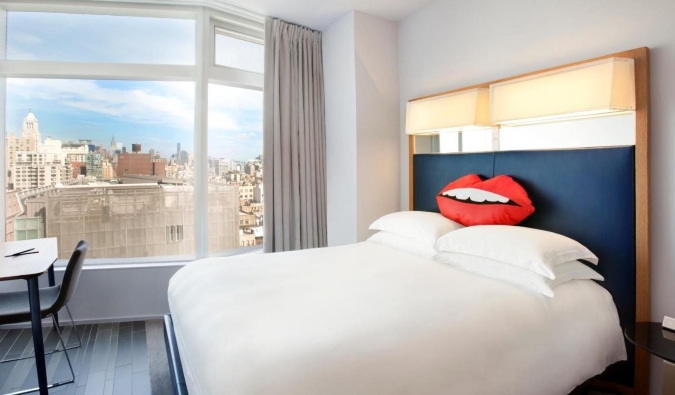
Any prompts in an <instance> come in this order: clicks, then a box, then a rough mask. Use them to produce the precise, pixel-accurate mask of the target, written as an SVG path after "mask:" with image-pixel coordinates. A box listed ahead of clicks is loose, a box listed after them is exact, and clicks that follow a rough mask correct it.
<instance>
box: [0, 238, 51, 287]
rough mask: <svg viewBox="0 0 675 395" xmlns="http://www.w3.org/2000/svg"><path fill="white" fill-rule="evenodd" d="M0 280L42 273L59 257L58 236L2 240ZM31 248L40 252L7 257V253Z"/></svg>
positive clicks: (0, 243) (24, 277)
mask: <svg viewBox="0 0 675 395" xmlns="http://www.w3.org/2000/svg"><path fill="white" fill-rule="evenodd" d="M0 245H1V246H2V248H0V249H1V250H2V255H0V281H5V280H16V279H22V278H23V279H26V278H30V277H35V276H37V275H40V274H42V273H44V272H46V271H47V269H49V267H50V266H51V265H52V263H54V262H55V261H56V258H58V249H57V245H56V238H55V237H51V238H48V239H35V240H22V241H9V242H0ZM29 248H35V250H33V251H39V253H38V254H29V255H21V256H17V257H10V258H5V255H10V254H14V253H16V252H19V251H24V250H27V249H29Z"/></svg>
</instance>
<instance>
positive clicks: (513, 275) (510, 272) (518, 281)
mask: <svg viewBox="0 0 675 395" xmlns="http://www.w3.org/2000/svg"><path fill="white" fill-rule="evenodd" d="M434 260H436V261H438V262H442V263H445V264H447V265H449V266H452V267H454V268H457V269H460V270H463V271H465V272H469V273H474V274H478V275H481V276H485V277H489V278H494V279H496V280H501V281H506V282H508V283H511V284H515V285H519V286H521V287H524V288H527V289H530V290H532V291H535V292H539V293H540V294H542V295H545V296H548V297H551V298H552V297H553V295H554V294H555V293H554V292H553V289H554V288H555V287H557V286H558V285H560V284H563V283H566V282H568V281H572V280H598V281H603V280H604V278H603V277H602V276H601V275H600V274H598V273H597V272H596V271H594V270H593V269H591V268H590V267H588V266H586V265H584V264H583V263H581V262H579V261H569V262H564V263H561V264H558V265H556V266H555V267H554V268H553V272H554V273H555V277H556V278H555V280H551V279H549V278H546V277H544V276H542V275H540V274H537V273H534V272H532V271H529V270H526V269H522V268H519V267H517V266H513V265H510V264H508V263H503V262H498V261H494V260H492V259H487V258H482V257H478V256H472V255H464V254H457V253H452V252H443V253H440V254H438V255H436V256H434Z"/></svg>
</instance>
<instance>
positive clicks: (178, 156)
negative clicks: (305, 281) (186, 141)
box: [176, 143, 180, 159]
mask: <svg viewBox="0 0 675 395" xmlns="http://www.w3.org/2000/svg"><path fill="white" fill-rule="evenodd" d="M178 158H180V143H177V144H176V159H178Z"/></svg>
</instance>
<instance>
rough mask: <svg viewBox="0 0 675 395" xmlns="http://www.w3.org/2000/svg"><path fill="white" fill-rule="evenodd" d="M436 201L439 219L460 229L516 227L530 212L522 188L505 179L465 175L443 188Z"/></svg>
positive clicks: (532, 208) (530, 209)
mask: <svg viewBox="0 0 675 395" xmlns="http://www.w3.org/2000/svg"><path fill="white" fill-rule="evenodd" d="M436 201H437V202H438V208H439V209H440V210H441V214H443V216H445V217H447V218H450V219H451V220H453V221H455V222H459V223H460V224H462V225H464V226H473V225H516V224H517V223H519V222H521V221H522V220H524V219H525V218H527V217H528V216H529V215H530V214H532V213H533V212H534V206H533V205H532V201H531V200H530V198H529V197H528V196H527V192H525V189H523V187H522V186H520V184H518V183H517V182H515V181H513V178H511V177H509V176H497V177H495V178H491V179H489V180H485V181H483V180H481V179H480V177H479V176H478V175H476V174H469V175H466V176H464V177H462V178H460V179H458V180H455V181H453V182H451V183H450V184H448V185H446V186H445V188H443V190H442V191H441V193H439V194H438V196H437V197H436Z"/></svg>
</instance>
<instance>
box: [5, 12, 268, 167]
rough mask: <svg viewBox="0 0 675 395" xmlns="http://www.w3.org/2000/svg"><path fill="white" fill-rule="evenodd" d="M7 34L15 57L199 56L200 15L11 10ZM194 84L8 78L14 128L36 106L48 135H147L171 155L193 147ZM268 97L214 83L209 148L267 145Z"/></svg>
mask: <svg viewBox="0 0 675 395" xmlns="http://www.w3.org/2000/svg"><path fill="white" fill-rule="evenodd" d="M7 42H8V46H7V57H8V59H17V60H18V59H22V60H52V61H88V62H113V63H119V62H123V63H155V64H157V63H164V64H194V21H192V20H179V19H169V20H166V19H159V18H138V17H116V16H115V17H113V16H99V15H68V14H44V13H18V12H17V13H15V12H11V13H9V14H8V29H7ZM244 56H245V57H246V59H247V60H248V61H249V62H250V61H251V60H250V59H255V57H252V56H251V53H250V51H249V52H248V53H246V54H245V55H244ZM194 89H195V87H194V83H193V82H168V81H163V82H161V81H160V82H158V81H114V80H110V81H105V80H99V81H93V80H62V79H21V78H10V79H7V125H6V130H7V132H8V133H15V134H19V133H20V132H21V127H22V120H23V118H24V117H25V116H26V114H27V113H28V109H29V108H32V110H33V113H34V114H35V116H36V117H37V119H38V120H39V122H40V125H39V127H40V132H41V134H42V137H43V138H46V137H51V138H53V139H60V140H73V139H90V140H93V141H94V143H95V144H97V145H98V144H102V145H103V146H104V147H105V148H109V147H110V141H111V139H112V137H113V135H114V136H115V140H116V142H118V143H120V142H121V143H123V144H124V146H126V147H127V149H128V150H130V149H131V144H132V143H140V144H141V147H142V150H143V152H147V151H148V150H149V149H155V150H156V151H159V152H160V153H161V154H162V156H164V157H170V156H171V154H173V153H175V152H176V144H177V143H180V144H181V148H182V149H184V150H186V151H188V152H190V153H194V150H193V147H194ZM262 104H263V103H262V92H260V91H252V90H247V89H242V88H234V87H227V86H221V85H209V135H208V143H209V152H208V153H209V156H211V157H217V158H227V159H233V160H247V159H252V158H255V157H257V156H258V155H260V154H262Z"/></svg>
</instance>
